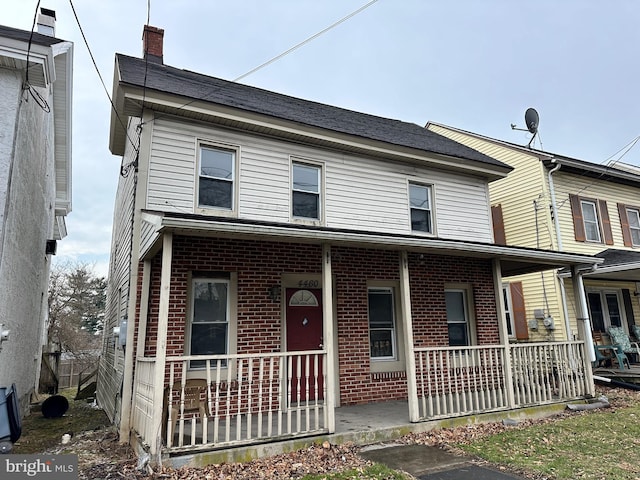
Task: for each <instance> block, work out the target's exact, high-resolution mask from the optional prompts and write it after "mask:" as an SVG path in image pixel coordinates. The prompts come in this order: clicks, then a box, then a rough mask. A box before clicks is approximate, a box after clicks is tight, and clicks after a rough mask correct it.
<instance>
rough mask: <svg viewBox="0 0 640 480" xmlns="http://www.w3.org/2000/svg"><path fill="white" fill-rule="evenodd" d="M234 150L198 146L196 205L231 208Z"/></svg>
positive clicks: (234, 162) (234, 161)
mask: <svg viewBox="0 0 640 480" xmlns="http://www.w3.org/2000/svg"><path fill="white" fill-rule="evenodd" d="M235 164H236V152H235V150H230V149H225V148H218V147H212V146H204V145H203V146H201V147H200V177H199V185H198V206H200V207H216V208H224V209H227V210H232V209H233V197H234V181H235V179H234V177H235Z"/></svg>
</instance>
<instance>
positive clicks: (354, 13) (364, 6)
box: [233, 0, 378, 82]
mask: <svg viewBox="0 0 640 480" xmlns="http://www.w3.org/2000/svg"><path fill="white" fill-rule="evenodd" d="M377 1H378V0H371V1H370V2H369V3H367V4H365V5H363V6H362V7H360V8H358V9H357V10H355V11H353V12H351V13H350V14H349V15H346V16H344V17H342V18H341V19H340V20H338V21H337V22H334V23H332V24H331V25H329V26H328V27H327V28H325V29H323V30H320V31H319V32H318V33H316V34H314V35H311V36H310V37H309V38H307V39H306V40H303V41H302V42H300V43H298V44H296V45H294V46H293V47H291V48H290V49H288V50H286V51H284V52H282V53H281V54H280V55H276V56H275V57H273V58H272V59H271V60H267V61H266V62H264V63H263V64H261V65H258V66H257V67H255V68H253V69H251V70H249V71H248V72H247V73H245V74H243V75H240V76H239V77H237V78H235V79H234V80H233V81H234V82H239V81H240V80H242V79H243V78H245V77H248V76H249V75H251V74H252V73H255V72H257V71H258V70H260V69H262V68H264V67H266V66H268V65H271V64H272V63H273V62H276V61H278V60H280V59H281V58H283V57H286V56H287V55H289V54H290V53H292V52H294V51H295V50H297V49H298V48H300V47H302V46H303V45H306V44H307V43H309V42H311V41H312V40H315V39H316V38H318V37H319V36H320V35H322V34H324V33H326V32H328V31H329V30H331V29H333V28H335V27H337V26H338V25H340V24H342V23H344V22H346V21H347V20H349V19H350V18H351V17H354V16H355V15H357V14H359V13H360V12H362V11H363V10H365V9H367V8H369V7H370V6H371V5H373V4H374V3H376V2H377Z"/></svg>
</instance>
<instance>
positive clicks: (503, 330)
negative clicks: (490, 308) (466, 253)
mask: <svg viewBox="0 0 640 480" xmlns="http://www.w3.org/2000/svg"><path fill="white" fill-rule="evenodd" d="M493 290H494V292H495V295H496V310H497V313H498V331H499V332H500V344H501V345H503V346H504V374H505V379H504V384H505V389H506V391H507V392H506V393H507V406H508V407H509V408H514V407H515V405H516V399H515V392H514V387H513V368H512V367H511V347H510V346H509V331H508V330H507V316H506V313H505V311H504V299H503V298H502V267H501V266H500V260H499V259H494V260H493Z"/></svg>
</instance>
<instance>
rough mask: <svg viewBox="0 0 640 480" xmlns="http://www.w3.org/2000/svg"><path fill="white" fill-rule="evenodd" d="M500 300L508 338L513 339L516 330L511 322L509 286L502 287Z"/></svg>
mask: <svg viewBox="0 0 640 480" xmlns="http://www.w3.org/2000/svg"><path fill="white" fill-rule="evenodd" d="M502 299H503V301H504V315H505V317H506V320H507V334H508V335H509V336H510V337H514V336H515V332H516V328H515V325H514V322H513V307H512V303H511V288H510V287H509V284H503V285H502Z"/></svg>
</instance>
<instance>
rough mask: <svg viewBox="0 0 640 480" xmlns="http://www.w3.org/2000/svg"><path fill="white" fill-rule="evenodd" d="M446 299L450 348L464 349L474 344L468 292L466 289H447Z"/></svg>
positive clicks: (445, 292)
mask: <svg viewBox="0 0 640 480" xmlns="http://www.w3.org/2000/svg"><path fill="white" fill-rule="evenodd" d="M444 299H445V305H446V310H447V326H448V330H449V346H451V347H463V346H468V345H471V344H472V341H471V327H470V321H469V308H468V305H467V291H466V290H464V289H457V288H456V289H453V288H451V289H446V290H445V291H444Z"/></svg>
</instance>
